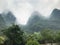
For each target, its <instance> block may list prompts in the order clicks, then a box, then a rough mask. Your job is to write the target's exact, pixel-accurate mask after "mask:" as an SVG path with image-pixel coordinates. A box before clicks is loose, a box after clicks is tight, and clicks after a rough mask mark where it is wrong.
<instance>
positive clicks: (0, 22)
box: [0, 11, 16, 30]
mask: <svg viewBox="0 0 60 45" xmlns="http://www.w3.org/2000/svg"><path fill="white" fill-rule="evenodd" d="M15 21H16V18H15V16H14V15H13V13H12V12H11V11H7V13H6V12H3V13H1V14H0V30H1V29H4V28H6V27H7V26H11V25H12V24H14V23H15Z"/></svg>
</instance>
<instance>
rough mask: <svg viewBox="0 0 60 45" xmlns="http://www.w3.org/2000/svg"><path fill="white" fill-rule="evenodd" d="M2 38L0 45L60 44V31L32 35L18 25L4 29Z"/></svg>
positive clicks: (45, 31) (43, 31)
mask: <svg viewBox="0 0 60 45" xmlns="http://www.w3.org/2000/svg"><path fill="white" fill-rule="evenodd" d="M2 32H3V35H2V36H0V45H41V44H47V43H50V44H51V45H53V43H59V42H60V31H59V30H57V31H54V30H47V29H46V30H42V31H40V32H34V33H32V34H30V33H27V32H23V31H22V30H21V28H20V27H19V26H18V25H12V26H11V27H9V28H7V29H4V30H3V31H2Z"/></svg>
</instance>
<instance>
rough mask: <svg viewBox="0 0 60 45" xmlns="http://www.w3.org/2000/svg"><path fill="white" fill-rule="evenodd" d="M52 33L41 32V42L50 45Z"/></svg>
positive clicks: (49, 31) (47, 31)
mask: <svg viewBox="0 0 60 45" xmlns="http://www.w3.org/2000/svg"><path fill="white" fill-rule="evenodd" d="M53 33H54V32H53V31H51V30H43V31H42V32H41V35H42V36H43V40H44V41H45V43H51V45H52V43H53V39H54V37H53Z"/></svg>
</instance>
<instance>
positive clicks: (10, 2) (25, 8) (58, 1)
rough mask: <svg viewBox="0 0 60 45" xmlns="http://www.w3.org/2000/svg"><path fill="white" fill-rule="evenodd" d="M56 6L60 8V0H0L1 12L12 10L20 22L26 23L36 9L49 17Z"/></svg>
mask: <svg viewBox="0 0 60 45" xmlns="http://www.w3.org/2000/svg"><path fill="white" fill-rule="evenodd" d="M54 8H58V9H60V0H0V13H2V12H3V11H4V10H10V11H12V12H13V14H14V15H15V16H16V17H17V21H18V22H19V23H20V24H26V23H27V21H28V18H29V17H30V16H31V13H32V12H34V11H39V12H40V13H41V14H42V15H43V16H46V17H47V16H49V15H50V13H51V12H52V10H53V9H54Z"/></svg>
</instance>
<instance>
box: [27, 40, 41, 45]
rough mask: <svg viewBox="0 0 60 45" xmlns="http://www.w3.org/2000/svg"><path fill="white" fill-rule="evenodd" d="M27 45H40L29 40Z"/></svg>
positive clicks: (35, 41)
mask: <svg viewBox="0 0 60 45" xmlns="http://www.w3.org/2000/svg"><path fill="white" fill-rule="evenodd" d="M26 45H40V44H39V43H38V41H37V40H32V39H30V40H28V41H27V43H26Z"/></svg>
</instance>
